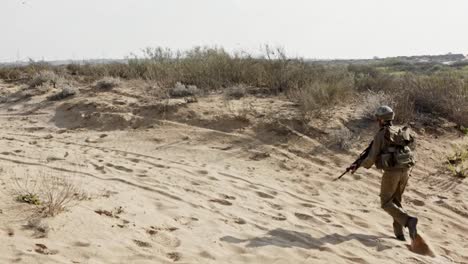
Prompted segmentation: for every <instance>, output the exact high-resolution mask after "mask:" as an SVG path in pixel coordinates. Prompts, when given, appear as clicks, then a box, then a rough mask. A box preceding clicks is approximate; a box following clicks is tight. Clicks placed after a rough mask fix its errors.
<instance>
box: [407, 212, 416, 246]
mask: <svg viewBox="0 0 468 264" xmlns="http://www.w3.org/2000/svg"><path fill="white" fill-rule="evenodd" d="M417 225H418V218H416V217H412V216H410V217H409V218H408V222H406V227H408V231H409V235H410V237H411V239H412V240H414V239H416V236H417V235H418V231H417V230H416V226H417Z"/></svg>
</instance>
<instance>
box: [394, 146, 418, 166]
mask: <svg viewBox="0 0 468 264" xmlns="http://www.w3.org/2000/svg"><path fill="white" fill-rule="evenodd" d="M393 156H394V160H395V167H396V168H409V167H412V166H414V164H415V161H414V155H413V153H412V152H411V149H410V148H409V147H408V146H405V147H403V148H400V149H398V150H397V151H396V152H394V155H393Z"/></svg>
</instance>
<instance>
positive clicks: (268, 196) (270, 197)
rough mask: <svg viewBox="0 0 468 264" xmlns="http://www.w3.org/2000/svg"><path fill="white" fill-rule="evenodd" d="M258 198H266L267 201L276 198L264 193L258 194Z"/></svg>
mask: <svg viewBox="0 0 468 264" xmlns="http://www.w3.org/2000/svg"><path fill="white" fill-rule="evenodd" d="M256 193H257V195H258V196H260V197H262V198H265V199H273V198H275V197H274V196H272V195H269V194H266V193H264V192H256Z"/></svg>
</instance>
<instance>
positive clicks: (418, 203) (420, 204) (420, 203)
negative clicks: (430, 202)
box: [411, 200, 426, 206]
mask: <svg viewBox="0 0 468 264" xmlns="http://www.w3.org/2000/svg"><path fill="white" fill-rule="evenodd" d="M411 202H412V203H413V204H414V205H416V206H424V205H426V203H424V201H421V200H413V201H411Z"/></svg>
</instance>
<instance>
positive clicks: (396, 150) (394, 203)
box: [350, 106, 418, 241]
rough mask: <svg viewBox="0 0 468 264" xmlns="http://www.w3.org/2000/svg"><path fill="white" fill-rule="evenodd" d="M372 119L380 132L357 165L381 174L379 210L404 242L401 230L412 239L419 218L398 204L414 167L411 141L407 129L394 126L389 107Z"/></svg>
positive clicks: (391, 111)
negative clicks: (410, 146) (384, 213)
mask: <svg viewBox="0 0 468 264" xmlns="http://www.w3.org/2000/svg"><path fill="white" fill-rule="evenodd" d="M375 117H376V119H377V122H378V123H379V126H380V129H379V132H378V133H377V135H376V136H375V138H374V141H373V142H372V143H371V146H370V150H369V152H368V155H367V156H366V157H365V158H364V160H363V161H362V162H361V164H360V165H361V166H363V167H365V168H367V169H369V168H371V167H372V165H374V164H375V166H376V167H377V168H378V169H381V170H383V171H384V172H383V176H382V183H381V189H380V202H381V206H382V209H384V210H385V211H386V212H387V213H388V214H390V215H391V216H392V217H393V231H394V233H395V236H396V238H397V239H398V240H401V241H405V240H406V239H405V236H404V233H403V227H408V231H409V235H410V237H411V239H413V240H414V239H415V238H416V235H417V231H416V225H417V223H418V219H417V218H416V217H413V216H409V215H408V213H407V212H406V211H405V210H404V209H403V207H402V205H401V201H402V195H403V192H404V191H405V187H406V184H407V182H408V177H409V173H410V168H411V167H413V166H414V157H413V154H412V152H411V149H410V148H409V146H408V145H410V144H411V143H412V142H413V141H414V138H413V136H412V135H411V134H410V131H409V129H408V128H407V127H403V128H397V127H395V126H393V124H392V121H393V119H394V117H395V114H394V112H393V110H392V109H391V108H390V107H388V106H381V107H379V108H378V109H377V111H376V113H375ZM358 168H359V165H358V164H352V165H351V167H350V170H351V172H352V173H354V172H355V171H356V170H357V169H358Z"/></svg>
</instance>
